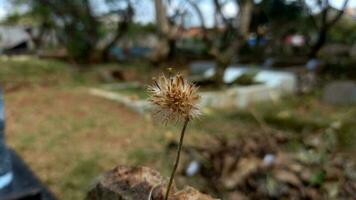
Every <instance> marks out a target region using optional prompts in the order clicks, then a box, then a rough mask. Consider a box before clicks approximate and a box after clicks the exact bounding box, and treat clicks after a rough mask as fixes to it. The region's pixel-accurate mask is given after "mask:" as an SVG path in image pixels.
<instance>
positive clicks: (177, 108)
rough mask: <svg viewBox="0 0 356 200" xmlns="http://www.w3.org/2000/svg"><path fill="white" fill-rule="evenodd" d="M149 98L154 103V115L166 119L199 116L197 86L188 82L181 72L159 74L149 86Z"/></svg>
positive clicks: (174, 119)
mask: <svg viewBox="0 0 356 200" xmlns="http://www.w3.org/2000/svg"><path fill="white" fill-rule="evenodd" d="M148 91H149V93H150V98H149V100H150V101H151V102H152V103H153V104H154V105H156V109H155V111H154V114H155V116H157V117H159V118H160V119H162V120H163V121H164V122H165V123H166V122H168V121H179V120H182V119H194V118H196V117H197V116H199V114H200V112H199V108H198V107H197V103H198V101H199V99H200V96H199V95H198V92H197V87H196V86H195V85H194V84H192V83H189V82H188V81H187V80H185V79H184V78H183V76H182V75H181V74H177V75H175V76H173V77H169V78H167V77H166V76H164V75H161V76H160V77H159V78H158V79H157V80H155V84H154V85H152V86H149V88H148Z"/></svg>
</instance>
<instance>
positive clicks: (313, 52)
mask: <svg viewBox="0 0 356 200" xmlns="http://www.w3.org/2000/svg"><path fill="white" fill-rule="evenodd" d="M326 37H327V28H322V29H321V30H320V32H319V34H318V40H317V41H316V43H315V44H314V45H313V46H312V48H311V51H310V53H309V58H310V59H312V58H316V57H317V55H318V52H319V51H320V49H321V48H322V47H323V46H324V44H325V42H326Z"/></svg>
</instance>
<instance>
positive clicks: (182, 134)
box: [164, 118, 189, 200]
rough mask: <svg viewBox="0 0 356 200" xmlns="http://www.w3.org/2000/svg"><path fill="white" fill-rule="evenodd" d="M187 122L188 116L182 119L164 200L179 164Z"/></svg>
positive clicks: (166, 199)
mask: <svg viewBox="0 0 356 200" xmlns="http://www.w3.org/2000/svg"><path fill="white" fill-rule="evenodd" d="M188 122H189V118H186V119H185V121H184V125H183V129H182V132H181V133H180V140H179V145H178V150H177V157H176V162H175V163H174V167H173V171H172V174H171V178H170V179H169V183H168V187H167V191H166V196H165V198H164V199H165V200H168V196H169V191H170V190H171V186H172V183H173V180H174V175H175V174H176V170H177V167H178V164H179V159H180V152H181V150H182V146H183V139H184V134H185V130H186V128H187V125H188Z"/></svg>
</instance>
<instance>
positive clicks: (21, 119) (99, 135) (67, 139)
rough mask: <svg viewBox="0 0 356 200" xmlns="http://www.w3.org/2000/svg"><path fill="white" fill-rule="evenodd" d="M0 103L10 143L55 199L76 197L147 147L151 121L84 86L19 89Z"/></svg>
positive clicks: (79, 197)
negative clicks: (3, 104) (92, 183)
mask: <svg viewBox="0 0 356 200" xmlns="http://www.w3.org/2000/svg"><path fill="white" fill-rule="evenodd" d="M5 102H6V117H7V119H6V120H7V121H6V135H7V139H8V143H9V145H10V146H11V147H12V148H14V149H15V150H16V151H18V152H19V154H20V155H21V156H22V157H23V158H24V159H25V161H26V162H27V163H28V164H29V165H30V166H31V167H32V168H33V170H34V171H35V172H36V173H37V174H38V176H39V177H40V178H41V180H43V181H44V183H45V184H48V185H49V187H50V189H51V190H53V191H54V192H55V194H56V195H57V196H58V197H60V199H81V198H82V197H83V194H84V193H85V190H86V189H87V187H88V186H89V185H90V183H91V180H93V179H94V177H95V176H97V175H98V174H99V173H100V172H102V171H104V170H107V169H110V168H112V167H114V166H115V165H117V164H130V163H133V162H135V161H134V160H132V159H131V160H130V159H128V155H129V154H130V152H132V153H137V149H143V150H144V149H145V148H150V143H149V142H147V141H150V140H152V139H151V138H152V137H150V133H152V132H154V131H153V126H152V123H149V122H148V121H147V120H145V119H144V118H143V117H141V116H139V115H137V114H136V113H133V112H131V111H130V110H127V109H126V108H123V107H121V106H120V105H118V104H116V103H114V102H111V101H107V100H103V99H100V98H97V97H93V96H91V95H89V94H87V93H86V90H85V89H84V88H76V89H58V88H43V87H38V88H30V89H21V90H18V91H15V92H11V93H7V94H6V95H5ZM152 144H153V143H152ZM152 148H153V147H152ZM138 153H139V152H138ZM143 156H144V155H143Z"/></svg>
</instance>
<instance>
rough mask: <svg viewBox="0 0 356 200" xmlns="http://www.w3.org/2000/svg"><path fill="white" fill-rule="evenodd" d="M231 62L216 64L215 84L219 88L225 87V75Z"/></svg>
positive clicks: (218, 62)
mask: <svg viewBox="0 0 356 200" xmlns="http://www.w3.org/2000/svg"><path fill="white" fill-rule="evenodd" d="M229 64H230V62H226V61H219V60H217V62H216V73H215V82H216V84H217V86H219V87H222V86H223V85H224V73H225V70H226V68H227V67H228V66H229Z"/></svg>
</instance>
